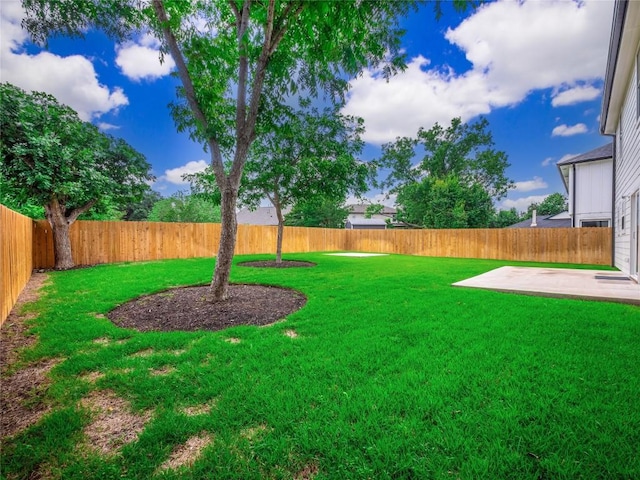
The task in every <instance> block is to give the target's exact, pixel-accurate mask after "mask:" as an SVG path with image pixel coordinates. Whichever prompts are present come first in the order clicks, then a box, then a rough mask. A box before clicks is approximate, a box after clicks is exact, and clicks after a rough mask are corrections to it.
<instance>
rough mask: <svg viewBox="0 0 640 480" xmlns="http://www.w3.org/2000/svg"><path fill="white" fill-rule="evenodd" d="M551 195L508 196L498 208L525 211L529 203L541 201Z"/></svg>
mask: <svg viewBox="0 0 640 480" xmlns="http://www.w3.org/2000/svg"><path fill="white" fill-rule="evenodd" d="M548 196H549V195H530V196H528V197H521V198H515V199H511V198H507V199H505V200H503V201H502V203H501V204H500V205H499V206H498V209H501V210H510V209H512V208H515V209H516V210H517V211H518V212H525V211H526V210H527V208H528V207H529V205H531V204H532V203H540V202H542V201H543V200H544V199H545V198H547V197H548Z"/></svg>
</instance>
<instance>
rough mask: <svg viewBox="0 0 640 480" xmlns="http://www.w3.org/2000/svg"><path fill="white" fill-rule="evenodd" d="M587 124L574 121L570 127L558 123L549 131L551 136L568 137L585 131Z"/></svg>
mask: <svg viewBox="0 0 640 480" xmlns="http://www.w3.org/2000/svg"><path fill="white" fill-rule="evenodd" d="M587 131H588V130H587V126H586V125H585V124H584V123H576V124H575V125H572V126H571V127H570V126H569V125H565V124H564V123H563V124H562V125H558V126H557V127H555V128H554V129H553V131H552V132H551V136H552V137H570V136H572V135H579V134H581V133H587Z"/></svg>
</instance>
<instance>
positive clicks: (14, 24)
mask: <svg viewBox="0 0 640 480" xmlns="http://www.w3.org/2000/svg"><path fill="white" fill-rule="evenodd" d="M612 12H613V0H582V1H579V2H578V1H573V0H557V1H556V0H525V1H515V0H504V1H502V0H500V1H496V2H492V3H489V4H487V5H485V6H483V7H481V8H480V9H478V10H475V11H470V12H467V13H466V14H463V15H461V14H457V13H455V12H453V10H452V9H451V8H450V7H449V6H448V5H445V15H444V16H443V17H442V18H441V19H440V21H435V19H434V16H433V11H432V7H431V6H426V7H425V8H423V9H421V10H420V11H419V12H418V13H416V14H413V15H411V16H410V17H408V18H406V19H404V20H403V25H404V26H405V28H406V29H407V34H406V36H405V39H404V41H403V46H404V48H405V49H406V53H407V57H408V68H407V70H406V72H404V73H403V74H401V75H398V76H396V77H394V78H392V79H391V80H390V81H389V82H386V81H385V80H384V79H383V78H381V76H380V75H379V72H377V71H372V70H366V71H364V72H363V75H361V76H360V77H358V78H356V79H353V80H352V81H351V90H350V92H349V96H348V101H347V103H346V105H345V107H344V109H343V111H344V113H348V114H352V115H359V116H361V117H363V118H364V119H365V125H366V128H367V131H366V133H365V136H364V139H365V141H366V142H367V146H366V148H365V151H364V154H363V157H364V158H365V159H372V158H375V157H376V156H377V155H378V154H379V147H380V145H381V144H383V143H385V142H388V141H392V140H393V139H394V138H395V137H396V136H398V135H406V136H413V135H415V133H416V132H417V130H418V128H419V127H420V126H422V127H425V128H427V129H428V128H430V127H431V126H432V125H433V124H434V122H439V123H440V124H443V125H447V124H448V123H449V121H450V120H451V118H453V117H456V116H460V117H462V119H463V120H464V121H473V120H476V119H478V118H479V117H480V116H484V117H486V118H487V119H488V120H489V125H490V129H491V132H492V134H493V137H494V141H495V144H496V145H495V148H497V149H499V150H503V151H505V152H506V153H507V155H508V157H509V162H510V163H511V167H509V169H508V171H507V174H508V176H509V177H510V178H511V179H513V180H514V181H515V182H516V189H514V190H512V191H511V192H510V193H509V195H508V197H507V198H506V199H504V200H502V201H501V202H499V204H498V205H497V206H498V207H500V208H510V207H516V208H517V209H519V210H525V209H526V207H527V206H528V205H529V204H530V203H531V202H532V201H538V202H539V201H541V200H542V199H543V198H544V197H545V196H546V195H549V194H551V193H553V192H562V193H565V192H564V187H563V185H562V180H561V178H560V175H559V174H558V171H557V168H556V166H555V164H556V163H557V162H558V161H560V160H562V159H564V158H566V157H567V156H572V155H578V154H581V153H584V152H587V151H589V150H591V149H594V148H596V147H599V146H601V145H603V144H605V143H607V142H609V141H610V140H609V139H608V138H606V137H602V136H600V135H599V133H598V131H599V129H598V121H599V114H600V104H601V101H602V86H603V78H604V74H605V65H606V59H607V50H608V43H609V34H610V28H611V19H612V14H613V13H612ZM0 14H1V24H0V79H1V80H2V81H3V82H11V83H13V84H15V85H18V86H20V87H21V88H23V89H25V90H39V91H46V92H48V93H50V94H52V95H54V96H56V97H57V98H58V100H59V101H60V102H62V103H66V104H68V105H70V106H71V107H73V108H74V109H76V110H77V111H78V112H79V114H80V116H81V117H82V118H83V119H85V120H89V121H92V122H93V123H95V124H96V125H98V126H100V128H102V129H103V131H106V132H108V133H110V134H112V135H115V136H118V137H122V138H124V139H125V140H126V141H127V142H129V143H130V144H131V145H132V146H133V147H134V148H136V149H137V150H138V151H140V152H142V153H143V154H145V155H146V157H147V160H148V161H149V163H151V165H152V166H153V172H154V174H155V176H156V177H157V181H156V183H155V184H154V185H153V188H154V189H155V190H157V191H159V192H160V193H162V194H164V195H169V194H171V193H173V192H175V191H177V190H186V189H187V188H188V185H186V184H184V183H182V180H181V175H182V174H183V173H187V172H193V171H197V170H198V169H202V168H204V166H205V165H206V163H207V162H208V159H209V157H208V154H206V153H205V152H204V151H203V149H202V147H201V146H200V145H197V144H194V143H193V142H191V141H190V140H189V138H188V136H187V135H186V134H179V133H177V131H176V129H175V126H174V123H173V120H172V118H171V116H170V114H169V109H168V108H167V105H168V104H169V103H170V102H171V101H172V100H173V99H174V98H175V89H176V86H177V85H178V83H177V80H176V79H175V78H173V77H172V76H170V72H171V71H172V67H173V62H172V60H171V59H170V58H165V61H164V62H163V63H161V62H160V61H159V59H158V43H157V41H156V40H155V39H153V38H151V37H149V36H141V37H139V38H136V39H133V40H131V41H129V42H126V43H123V44H115V43H114V42H112V41H111V40H109V39H107V38H106V37H105V36H104V35H102V34H100V33H97V32H89V34H88V35H87V37H86V38H85V39H82V40H78V39H75V40H70V39H53V40H52V41H51V42H50V45H49V48H48V49H47V50H43V49H41V48H39V47H37V46H35V45H33V44H31V43H30V42H29V39H28V36H27V34H26V33H25V32H24V31H22V30H21V28H20V21H21V19H22V10H21V6H20V2H19V1H18V0H15V1H14V0H2V1H0ZM381 196H382V195H381V194H380V193H379V192H370V194H369V197H370V198H372V199H374V200H379V199H380V198H381ZM392 201H393V199H390V200H387V201H386V202H385V203H390V202H391V203H392Z"/></svg>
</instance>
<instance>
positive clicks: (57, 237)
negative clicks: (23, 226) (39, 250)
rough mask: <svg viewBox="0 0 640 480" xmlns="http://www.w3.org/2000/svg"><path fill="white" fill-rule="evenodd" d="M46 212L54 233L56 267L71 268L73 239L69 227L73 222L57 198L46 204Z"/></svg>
mask: <svg viewBox="0 0 640 480" xmlns="http://www.w3.org/2000/svg"><path fill="white" fill-rule="evenodd" d="M45 212H46V216H47V220H49V224H50V225H51V231H52V233H53V251H54V254H55V266H54V268H55V269H56V270H69V269H70V268H73V266H74V263H73V257H72V256H71V239H70V238H69V227H70V226H71V223H72V222H71V223H70V222H69V221H68V220H67V218H66V217H65V215H64V212H63V211H62V207H61V206H60V204H59V203H58V201H57V200H55V201H53V202H51V203H50V204H49V205H46V206H45Z"/></svg>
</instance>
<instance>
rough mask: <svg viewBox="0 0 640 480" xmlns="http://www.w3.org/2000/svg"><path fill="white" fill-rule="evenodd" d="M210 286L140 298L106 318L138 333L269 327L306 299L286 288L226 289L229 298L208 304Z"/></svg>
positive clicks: (232, 287) (246, 287) (186, 288)
mask: <svg viewBox="0 0 640 480" xmlns="http://www.w3.org/2000/svg"><path fill="white" fill-rule="evenodd" d="M209 288H210V287H209V286H208V285H207V286H200V287H181V288H174V289H171V290H166V291H164V292H160V293H156V294H153V295H146V296H143V297H139V298H137V299H135V300H132V301H130V302H127V303H124V304H122V305H120V306H118V307H116V308H115V309H113V310H112V311H111V312H109V314H108V315H107V316H108V318H109V319H110V320H111V321H112V322H113V323H115V324H116V325H118V326H119V327H123V328H132V329H135V330H138V331H141V332H148V331H174V330H186V331H194V330H222V329H224V328H229V327H235V326H238V325H256V326H261V325H269V324H271V323H275V322H277V321H278V320H281V319H283V318H284V317H286V316H287V315H289V314H291V313H293V312H295V311H297V310H299V309H301V308H302V307H303V306H304V305H305V303H306V302H307V299H306V297H305V296H304V295H302V294H301V293H299V292H296V291H294V290H291V289H287V288H280V287H271V286H264V285H237V284H234V285H229V298H228V299H227V300H226V301H223V302H217V303H213V302H211V301H209V300H208V296H209Z"/></svg>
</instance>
